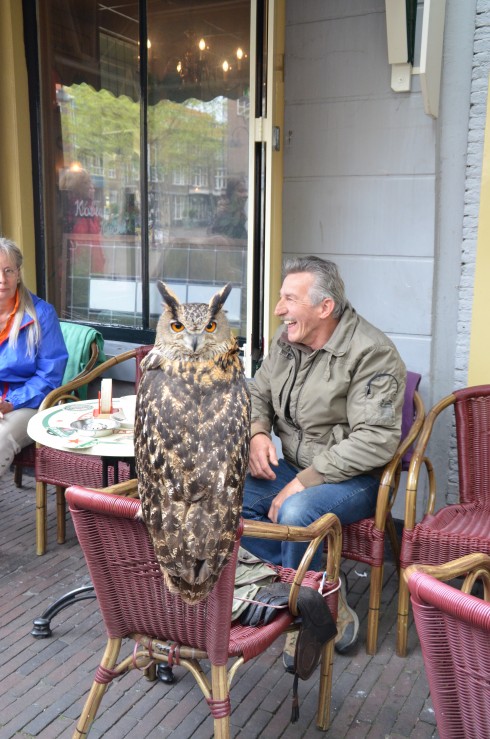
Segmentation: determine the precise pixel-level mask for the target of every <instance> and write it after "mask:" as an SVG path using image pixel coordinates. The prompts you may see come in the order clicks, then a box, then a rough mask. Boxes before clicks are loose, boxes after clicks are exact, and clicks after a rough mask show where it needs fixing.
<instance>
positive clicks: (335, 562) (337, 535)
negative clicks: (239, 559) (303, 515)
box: [243, 513, 342, 616]
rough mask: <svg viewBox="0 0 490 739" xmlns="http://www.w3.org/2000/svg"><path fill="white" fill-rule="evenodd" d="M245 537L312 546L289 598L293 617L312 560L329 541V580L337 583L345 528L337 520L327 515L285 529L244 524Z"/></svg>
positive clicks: (299, 570)
mask: <svg viewBox="0 0 490 739" xmlns="http://www.w3.org/2000/svg"><path fill="white" fill-rule="evenodd" d="M243 536H250V537H252V538H259V539H274V540H275V541H309V542H310V544H309V545H308V548H307V550H306V552H305V553H304V555H303V558H302V560H301V562H300V564H299V565H298V568H297V570H296V575H295V577H294V580H293V584H292V585H291V593H290V595H289V610H290V611H291V613H292V614H293V615H294V616H297V615H298V609H297V599H298V593H299V588H300V586H301V583H302V582H303V578H304V576H305V574H306V572H307V571H308V569H309V566H310V563H311V560H312V558H313V556H314V554H315V552H316V550H317V548H318V547H319V546H320V545H321V546H323V542H324V539H325V537H326V538H327V540H328V554H327V567H326V580H327V582H330V583H336V582H337V581H338V578H339V572H340V556H341V549H342V527H341V525H340V521H339V519H338V518H337V516H336V515H335V514H333V513H326V514H325V515H324V516H321V518H318V519H317V520H316V521H313V523H311V524H310V525H309V526H306V527H302V526H285V525H283V524H275V523H272V522H271V523H267V522H264V521H250V520H247V519H244V521H243Z"/></svg>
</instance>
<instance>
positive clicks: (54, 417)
mask: <svg viewBox="0 0 490 739" xmlns="http://www.w3.org/2000/svg"><path fill="white" fill-rule="evenodd" d="M130 397H131V398H132V397H134V396H128V399H129V398H130ZM121 400H123V401H124V399H120V398H113V401H112V402H113V409H114V412H113V413H112V415H111V416H110V419H111V420H115V421H116V422H117V423H118V424H119V425H118V426H117V427H116V428H115V429H114V431H113V432H112V433H111V434H110V435H108V436H98V437H92V436H86V435H85V434H81V433H80V431H79V430H77V429H76V428H73V427H72V425H71V424H73V423H74V422H75V421H81V420H88V419H93V421H94V422H97V420H99V419H97V418H94V409H96V408H97V407H98V400H79V401H74V402H68V403H65V404H64V405H56V406H53V407H52V408H46V410H44V411H38V412H37V413H36V414H35V415H34V416H32V418H31V419H30V421H29V424H28V426H27V433H28V434H29V436H30V437H31V439H34V441H37V442H38V443H39V444H43V445H44V446H48V447H51V448H53V449H60V450H62V451H70V452H76V453H77V454H89V455H90V454H92V455H96V456H98V457H134V437H133V428H132V427H131V426H130V425H129V424H128V423H127V422H125V417H124V413H123V411H122V405H123V403H121V402H120V401H121ZM105 420H106V419H102V418H101V419H100V421H101V423H103V422H104V421H105Z"/></svg>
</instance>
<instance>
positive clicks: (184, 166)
mask: <svg viewBox="0 0 490 739" xmlns="http://www.w3.org/2000/svg"><path fill="white" fill-rule="evenodd" d="M37 13H38V17H37V23H38V31H39V38H40V44H39V48H40V50H41V53H40V56H41V58H40V62H41V63H40V69H41V108H42V168H43V194H44V201H43V208H44V221H45V228H46V276H47V289H48V298H49V299H50V300H51V301H52V302H54V303H55V305H56V307H57V309H58V312H59V315H60V317H62V318H63V319H67V320H75V321H82V322H88V323H93V324H99V325H101V326H111V327H126V328H128V329H135V330H139V329H152V328H154V327H155V325H156V321H157V319H158V316H159V314H160V297H159V294H158V291H157V289H156V282H157V280H160V279H161V280H164V281H166V282H168V284H169V285H170V286H171V287H172V288H173V289H174V291H175V292H176V293H177V294H178V295H179V296H180V297H181V298H182V299H183V300H189V301H197V302H202V301H207V300H208V299H209V297H210V295H211V294H213V292H215V290H216V287H217V286H219V287H221V286H222V285H223V284H224V282H229V281H230V282H232V283H233V291H232V293H231V296H230V298H229V299H228V301H227V308H228V315H229V318H230V320H231V323H232V325H233V327H234V329H235V330H236V332H237V334H238V335H241V336H244V335H245V334H246V327H245V320H246V285H247V237H248V183H249V172H248V161H249V157H248V148H249V109H250V105H249V103H250V101H249V75H250V69H249V48H250V0H221V1H218V2H213V3H212V4H210V5H205V4H202V3H200V2H198V0H193V1H191V0H189V1H187V2H183V3H175V2H171V1H170V0H158V2H157V1H156V0H148V2H147V3H144V2H142V1H140V2H139V3H138V2H134V3H130V4H124V5H121V4H120V3H112V2H104V3H99V2H96V0H43V2H38V4H37Z"/></svg>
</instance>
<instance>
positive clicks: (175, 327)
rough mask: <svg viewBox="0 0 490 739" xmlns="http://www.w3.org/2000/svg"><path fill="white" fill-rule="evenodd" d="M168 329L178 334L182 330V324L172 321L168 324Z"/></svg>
mask: <svg viewBox="0 0 490 739" xmlns="http://www.w3.org/2000/svg"><path fill="white" fill-rule="evenodd" d="M170 328H171V329H172V331H175V333H176V334H180V332H181V331H183V330H184V328H185V327H184V324H183V323H180V321H172V323H171V324H170Z"/></svg>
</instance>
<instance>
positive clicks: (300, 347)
mask: <svg viewBox="0 0 490 739" xmlns="http://www.w3.org/2000/svg"><path fill="white" fill-rule="evenodd" d="M275 314H276V316H279V317H280V319H281V321H282V324H283V325H282V327H281V328H280V329H279V330H278V331H277V333H276V334H275V336H274V338H273V340H272V344H271V348H270V352H269V354H268V355H267V357H266V358H265V360H264V362H263V364H262V365H261V367H260V368H259V370H258V371H257V373H256V375H255V377H254V379H253V381H252V382H251V385H250V391H251V395H252V439H251V443H250V464H249V472H250V474H249V475H247V479H246V482H245V491H244V502H243V516H244V518H249V519H255V520H262V521H264V520H265V521H267V520H271V521H274V522H278V523H281V524H287V525H295V526H307V525H308V524H310V523H311V522H312V521H315V520H316V519H317V518H319V517H320V516H322V515H323V514H325V513H329V512H333V513H335V514H336V515H337V516H338V517H339V519H340V521H341V523H342V524H349V523H354V522H355V521H359V520H360V519H363V518H367V517H369V516H372V515H373V514H374V511H375V508H376V497H377V491H378V485H379V474H380V470H381V469H382V468H383V467H384V465H385V464H386V463H387V462H388V461H389V460H390V459H391V458H392V456H393V454H394V452H395V450H396V448H397V446H398V443H399V440H400V433H401V419H402V405H403V394H404V389H405V378H406V369H405V366H404V364H403V362H402V360H401V358H400V356H399V354H398V352H397V350H396V348H395V346H394V344H393V343H392V342H391V341H390V339H388V337H387V336H385V335H384V334H383V333H382V332H381V331H380V330H378V329H377V328H375V327H374V326H372V325H371V324H370V323H368V322H367V321H366V320H365V319H364V318H362V317H361V316H359V315H358V314H357V313H356V312H355V310H354V309H353V308H352V306H351V305H350V304H349V302H348V301H347V300H346V298H345V293H344V283H343V281H342V279H341V277H340V275H339V272H338V269H337V267H336V265H335V264H334V263H333V262H329V261H325V260H323V259H320V258H318V257H312V256H310V257H303V258H299V259H294V260H291V261H289V262H288V263H287V264H286V266H285V277H284V282H283V285H282V288H281V291H280V298H279V302H278V303H277V306H276V309H275ZM272 430H273V431H274V432H275V434H276V435H277V436H278V437H279V439H280V441H281V444H282V452H283V454H284V459H278V455H277V451H276V447H275V445H274V443H273V441H272V439H271V431H272ZM243 543H244V546H245V547H247V549H249V550H250V551H252V552H253V553H254V554H256V555H257V556H259V557H261V558H262V559H265V560H268V561H269V562H273V563H275V564H281V565H283V566H284V567H293V568H296V567H297V566H298V564H299V562H300V560H301V557H302V556H303V553H304V552H305V550H306V546H307V545H306V544H302V543H301V544H299V543H283V542H275V541H270V540H263V539H247V540H244V542H243ZM321 557H322V552H320V551H317V553H316V555H315V558H314V560H313V562H312V569H321ZM343 589H344V588H342V590H343ZM337 627H338V631H339V634H338V636H337V641H336V649H337V651H339V652H343V651H346V650H347V649H348V648H350V647H351V646H353V644H354V643H355V642H356V640H357V633H358V630H359V620H358V618H357V615H356V614H355V612H354V611H353V610H352V609H351V608H349V606H348V604H347V601H346V600H345V594H344V593H343V592H341V599H340V603H339V619H338V624H337ZM293 636H294V635H293ZM290 641H291V640H290V639H289V640H288V641H287V642H286V649H285V654H284V662H285V666H286V667H287V668H288V669H289V668H291V666H292V655H293V654H294V648H293V647H294V644H290V643H288V642H290Z"/></svg>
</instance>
